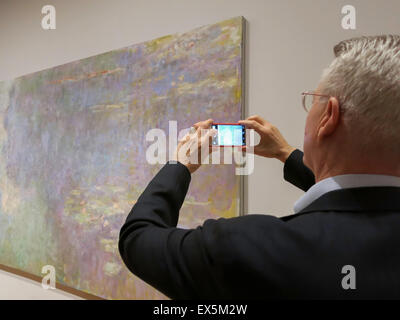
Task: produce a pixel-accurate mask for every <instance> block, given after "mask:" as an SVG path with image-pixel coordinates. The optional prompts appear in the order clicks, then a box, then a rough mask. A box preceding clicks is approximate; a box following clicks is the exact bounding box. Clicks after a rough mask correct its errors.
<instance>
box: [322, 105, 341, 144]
mask: <svg viewBox="0 0 400 320" xmlns="http://www.w3.org/2000/svg"><path fill="white" fill-rule="evenodd" d="M339 120H340V105H339V101H338V99H337V98H335V97H331V98H329V101H328V105H327V106H326V108H325V112H324V113H323V114H322V116H321V120H320V123H319V128H318V137H319V138H323V137H327V136H330V135H331V134H333V133H334V132H335V130H336V129H337V128H338V126H339Z"/></svg>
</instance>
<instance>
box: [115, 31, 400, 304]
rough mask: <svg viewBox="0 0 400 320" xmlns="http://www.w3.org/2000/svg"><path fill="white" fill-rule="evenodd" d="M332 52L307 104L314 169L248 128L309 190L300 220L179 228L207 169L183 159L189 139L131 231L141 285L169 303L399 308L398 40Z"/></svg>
mask: <svg viewBox="0 0 400 320" xmlns="http://www.w3.org/2000/svg"><path fill="white" fill-rule="evenodd" d="M334 52H335V56H336V58H335V59H334V61H333V62H332V64H331V65H330V66H329V67H328V68H327V69H326V70H325V71H324V73H323V75H322V79H321V81H320V84H319V86H318V89H317V90H316V92H313V93H304V94H303V105H304V107H305V108H306V109H307V110H308V111H309V113H308V117H307V121H306V128H305V135H304V158H303V154H302V152H301V151H299V150H297V149H296V150H295V149H294V148H293V147H291V146H290V145H289V144H288V143H287V142H286V141H285V139H284V138H283V137H282V135H281V134H280V132H279V130H278V129H277V128H275V127H274V126H272V125H271V124H270V123H268V122H267V121H266V120H263V119H262V118H260V117H258V116H254V117H250V118H248V119H247V120H243V121H241V123H242V124H245V125H246V127H247V128H252V129H254V130H255V131H256V132H258V133H259V134H260V136H261V141H260V144H259V145H258V146H257V147H256V148H255V150H254V153H255V154H258V155H260V156H264V157H268V158H277V159H280V160H281V161H283V162H284V178H285V179H286V180H287V181H289V182H291V183H292V184H294V185H296V186H297V187H299V188H301V189H303V190H304V191H307V190H308V191H307V192H306V193H305V194H304V195H303V196H302V197H301V198H300V199H299V200H298V201H297V202H296V203H295V206H294V211H295V214H293V215H289V216H286V217H283V218H276V217H274V216H269V215H246V216H242V217H237V218H232V219H218V220H207V221H206V222H205V223H204V225H203V226H202V227H198V228H196V229H193V230H182V229H179V228H176V224H177V221H178V215H179V209H180V207H181V205H182V203H183V201H184V198H185V195H186V192H187V189H188V186H189V183H190V180H191V173H193V172H194V171H195V170H197V169H198V167H199V165H196V164H192V163H190V161H189V160H188V155H187V154H186V152H183V153H182V152H179V151H180V150H181V148H183V147H184V146H185V145H186V144H188V143H192V141H193V137H192V136H188V137H187V139H188V140H184V141H181V142H180V144H179V145H178V152H177V160H178V163H177V164H172V163H168V164H166V165H165V166H164V167H163V168H162V169H161V171H160V172H159V173H158V174H157V175H156V177H155V178H154V179H153V180H152V181H151V182H150V184H149V185H148V187H147V188H146V190H145V191H144V192H143V194H142V195H141V196H140V198H139V199H138V201H137V203H136V204H135V206H134V207H133V209H132V211H131V212H130V214H129V216H128V218H127V220H126V223H125V224H124V226H123V227H122V229H121V233H120V241H119V249H120V253H121V256H122V258H123V260H124V262H125V264H126V265H127V267H128V268H129V269H130V270H131V271H132V272H133V273H134V274H136V275H137V276H139V277H140V278H142V279H143V280H144V281H146V282H148V283H149V284H150V285H152V286H154V287H155V288H157V289H158V290H160V291H161V292H163V293H164V294H166V295H167V296H169V297H171V298H217V299H218V298H226V299H231V298H245V299H252V298H256V299H264V298H301V299H306V298H335V299H336V298H346V299H357V298H400V249H399V248H400V143H399V142H400V130H399V127H400V81H399V80H400V37H399V36H390V35H388V36H378V37H361V38H354V39H350V40H347V41H343V42H341V43H339V44H338V45H337V46H335V48H334ZM308 99H311V103H308V102H309V100H308ZM211 123H212V120H211V119H210V120H207V121H204V122H200V123H197V124H196V125H195V128H196V129H197V130H198V131H199V130H200V129H201V128H209V126H210V124H211Z"/></svg>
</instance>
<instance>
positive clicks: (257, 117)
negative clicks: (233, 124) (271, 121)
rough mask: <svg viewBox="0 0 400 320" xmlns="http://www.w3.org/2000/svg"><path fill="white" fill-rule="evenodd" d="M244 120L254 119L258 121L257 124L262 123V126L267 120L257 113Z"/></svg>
mask: <svg viewBox="0 0 400 320" xmlns="http://www.w3.org/2000/svg"><path fill="white" fill-rule="evenodd" d="M246 120H254V121H256V122H258V123H259V124H261V125H263V126H265V125H266V124H267V123H268V121H267V120H265V119H263V118H261V117H260V116H258V115H255V116H251V117H248V118H247V119H246Z"/></svg>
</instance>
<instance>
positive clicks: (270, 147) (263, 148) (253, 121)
mask: <svg viewBox="0 0 400 320" xmlns="http://www.w3.org/2000/svg"><path fill="white" fill-rule="evenodd" d="M239 123H240V124H243V125H245V126H246V128H248V129H254V130H255V131H256V132H257V133H258V134H259V135H260V137H261V140H260V143H259V144H258V145H257V146H255V147H254V153H255V154H256V155H259V156H263V157H267V158H276V159H279V160H281V161H282V162H285V161H286V159H287V158H288V157H289V155H290V154H291V153H292V152H293V151H294V150H295V148H293V147H292V146H290V145H289V144H288V143H287V141H286V140H285V138H284V137H283V136H282V134H281V133H280V131H279V130H278V128H276V127H275V126H273V125H272V124H271V123H269V122H268V121H267V120H265V119H263V118H261V117H259V116H251V117H249V118H247V119H246V120H240V121H239ZM243 148H244V149H246V147H243Z"/></svg>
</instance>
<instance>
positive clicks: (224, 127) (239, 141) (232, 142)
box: [211, 123, 246, 147]
mask: <svg viewBox="0 0 400 320" xmlns="http://www.w3.org/2000/svg"><path fill="white" fill-rule="evenodd" d="M211 127H212V128H213V129H216V130H217V134H216V135H215V136H214V137H213V140H212V145H213V146H225V147H227V146H244V145H246V131H245V127H244V126H243V125H241V124H230V123H214V124H212V126H211Z"/></svg>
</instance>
